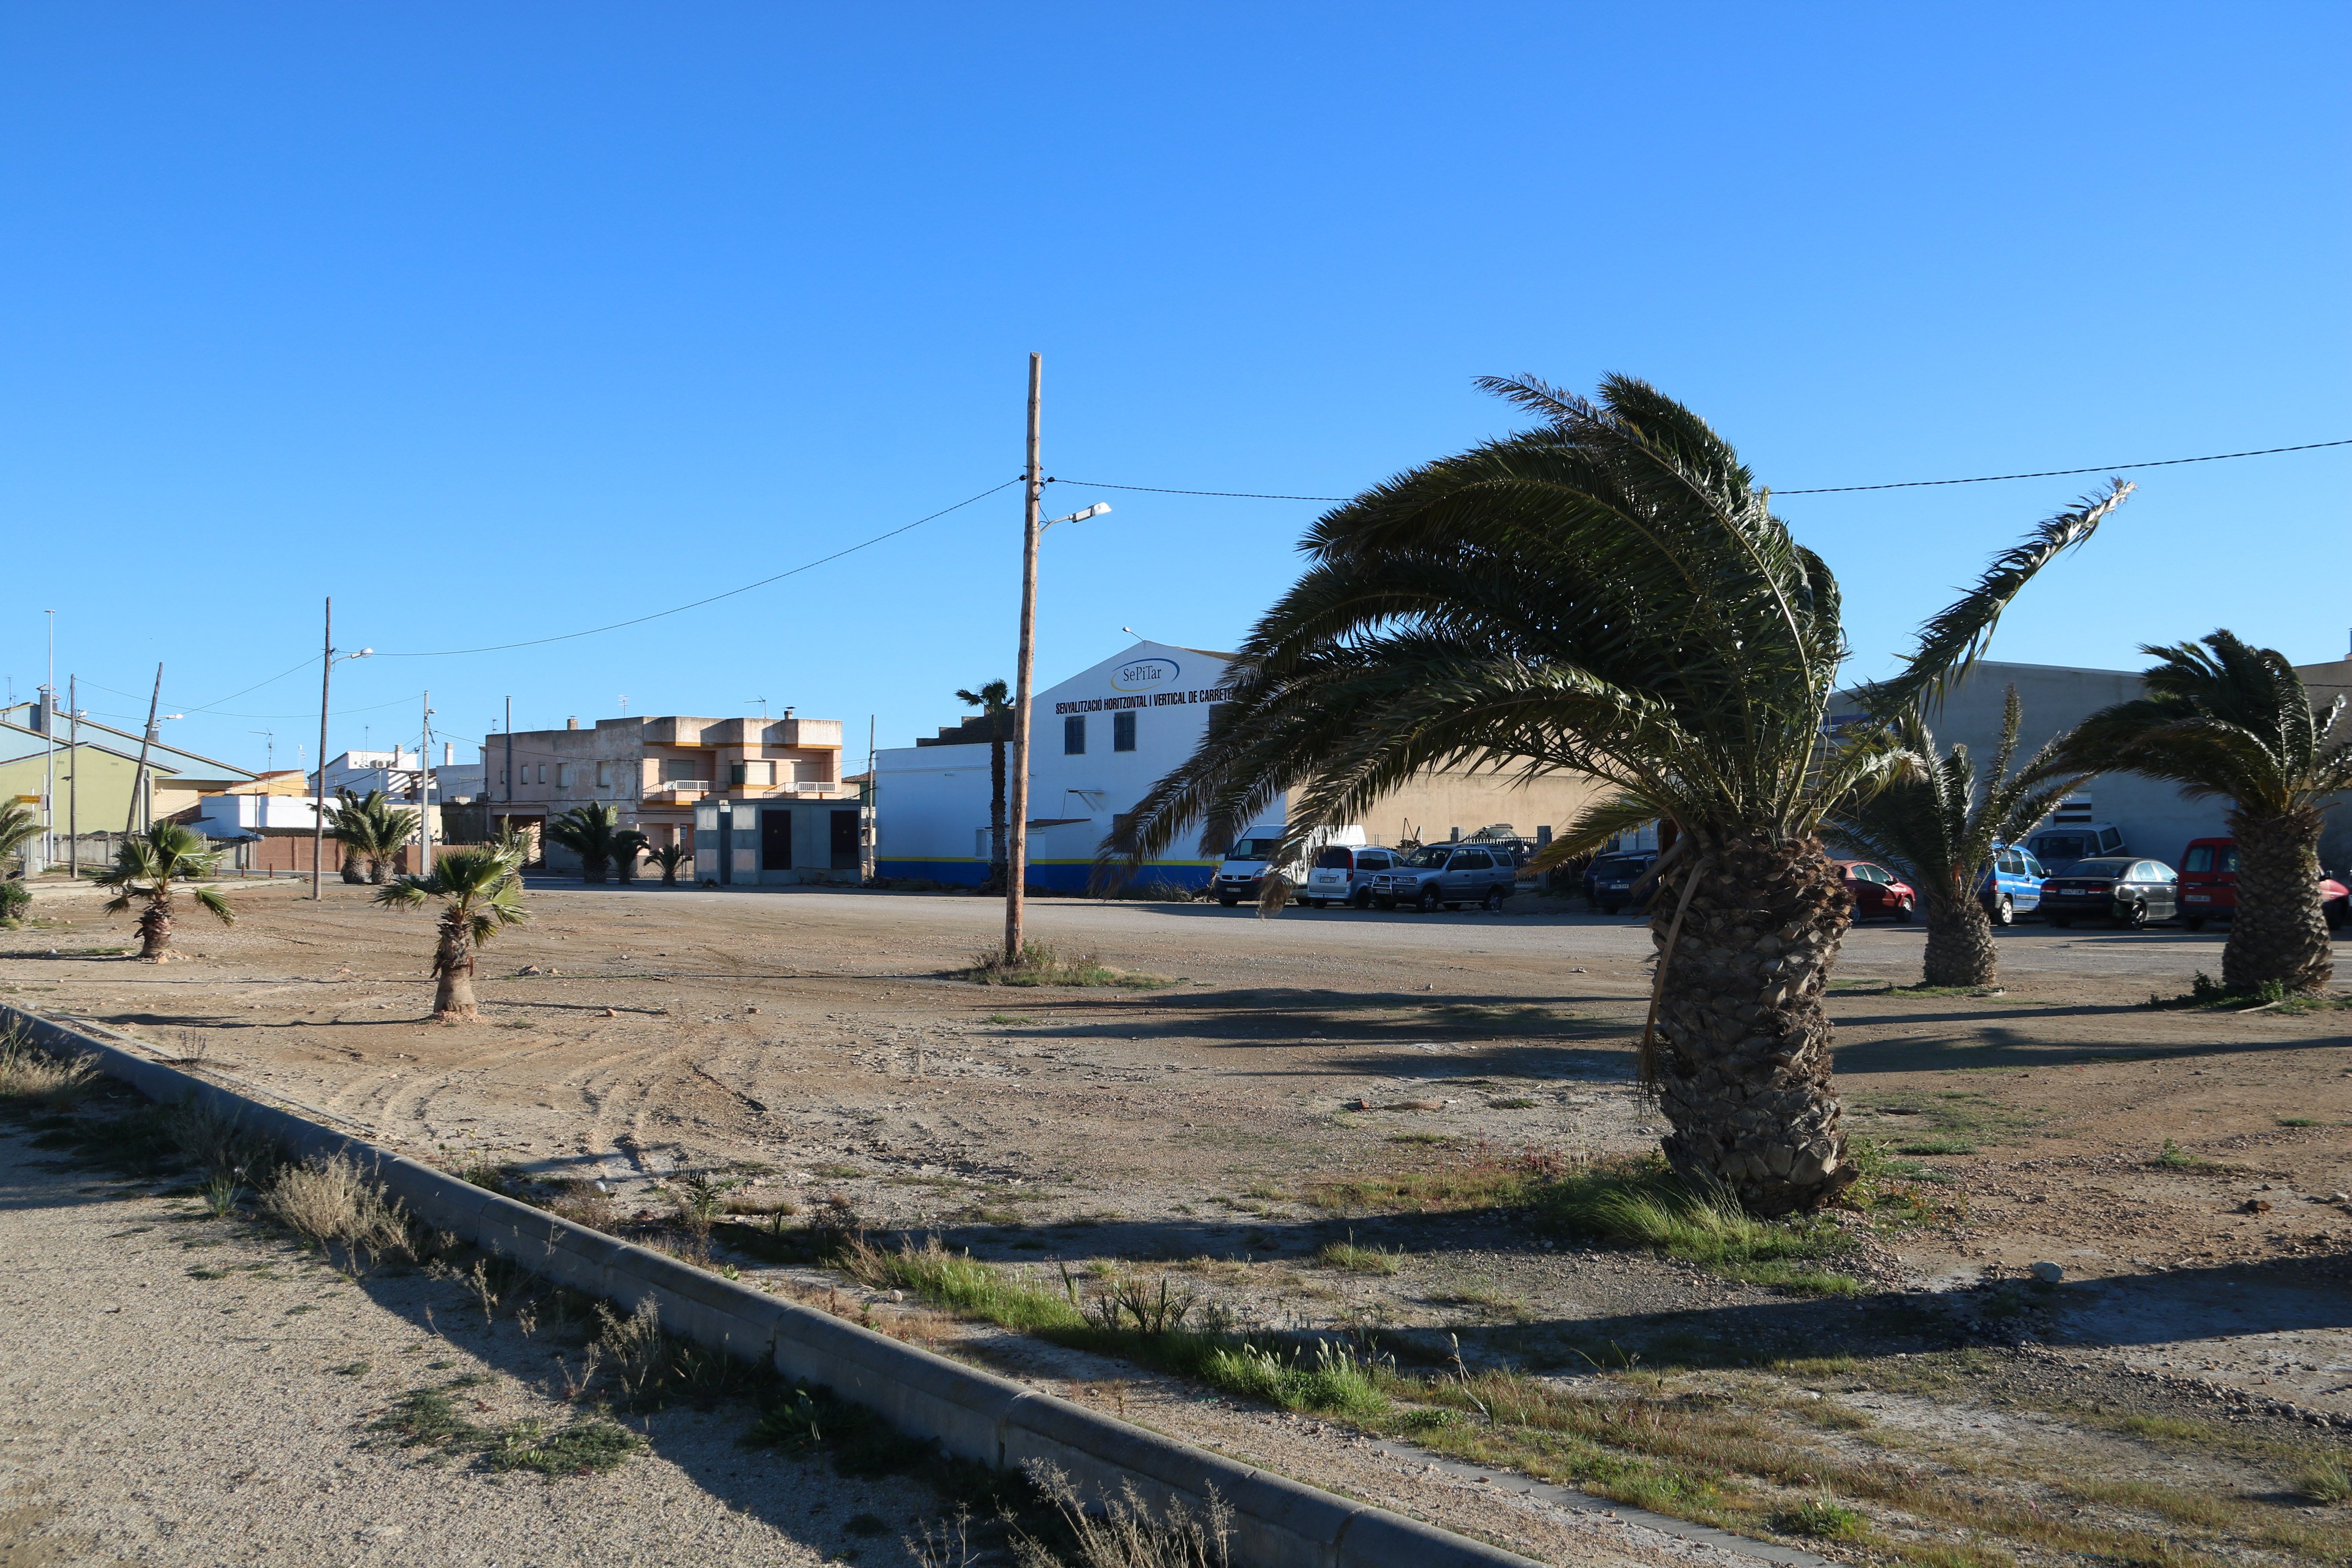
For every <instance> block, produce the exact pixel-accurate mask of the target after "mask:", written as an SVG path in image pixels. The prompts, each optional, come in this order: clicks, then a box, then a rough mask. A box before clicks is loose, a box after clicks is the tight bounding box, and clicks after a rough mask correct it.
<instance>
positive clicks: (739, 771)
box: [727, 763, 776, 789]
mask: <svg viewBox="0 0 2352 1568" xmlns="http://www.w3.org/2000/svg"><path fill="white" fill-rule="evenodd" d="M727 778H728V782H729V783H730V784H736V785H738V786H749V787H751V788H753V789H765V788H766V787H767V786H769V785H770V784H774V783H775V782H776V764H775V763H735V764H733V765H732V766H731V767H730V768H729V769H728V770H727Z"/></svg>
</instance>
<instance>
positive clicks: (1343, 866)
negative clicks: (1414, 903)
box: [1299, 844, 1397, 910]
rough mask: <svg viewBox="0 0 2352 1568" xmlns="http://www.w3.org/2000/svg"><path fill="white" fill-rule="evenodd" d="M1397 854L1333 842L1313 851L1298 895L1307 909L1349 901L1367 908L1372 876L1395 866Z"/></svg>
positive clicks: (1318, 908)
mask: <svg viewBox="0 0 2352 1568" xmlns="http://www.w3.org/2000/svg"><path fill="white" fill-rule="evenodd" d="M1396 860H1397V854H1396V851H1395V850H1393V849H1379V848H1367V847H1364V846H1361V845H1342V844H1333V845H1329V846H1327V847H1325V848H1323V849H1321V850H1319V851H1318V852H1317V854H1316V856H1315V864H1314V865H1313V866H1312V867H1311V868H1308V870H1307V886H1306V887H1305V889H1302V890H1301V891H1300V893H1299V897H1301V898H1303V899H1305V900H1307V908H1309V909H1316V910H1321V909H1328V908H1329V907H1330V906H1331V905H1333V904H1352V905H1354V906H1355V907H1356V908H1357V909H1360V910H1362V909H1370V907H1371V902H1372V879H1373V878H1375V877H1377V876H1379V875H1380V874H1381V873H1382V872H1383V871H1390V870H1393V869H1395V868H1396Z"/></svg>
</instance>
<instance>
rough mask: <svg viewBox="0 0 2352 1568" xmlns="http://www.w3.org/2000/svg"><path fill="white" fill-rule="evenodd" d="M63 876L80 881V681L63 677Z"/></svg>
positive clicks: (76, 676)
mask: <svg viewBox="0 0 2352 1568" xmlns="http://www.w3.org/2000/svg"><path fill="white" fill-rule="evenodd" d="M66 733H67V736H68V740H67V742H66V875H67V876H68V877H71V878H72V879H74V880H75V881H76V882H79V881H80V880H81V678H80V677H79V676H78V675H68V676H67V677H66Z"/></svg>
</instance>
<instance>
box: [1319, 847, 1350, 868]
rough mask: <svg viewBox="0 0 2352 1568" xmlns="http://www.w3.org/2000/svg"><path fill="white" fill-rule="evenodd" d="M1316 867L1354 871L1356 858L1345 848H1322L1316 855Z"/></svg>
mask: <svg viewBox="0 0 2352 1568" xmlns="http://www.w3.org/2000/svg"><path fill="white" fill-rule="evenodd" d="M1315 868H1316V869H1317V870H1318V871H1352V870H1354V869H1355V868H1356V858H1355V857H1354V856H1353V855H1351V854H1349V852H1348V851H1347V850H1345V849H1339V848H1331V849H1324V850H1320V851H1318V852H1317V854H1316V857H1315Z"/></svg>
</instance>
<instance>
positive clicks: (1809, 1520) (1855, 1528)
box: [1770, 1498, 1863, 1541]
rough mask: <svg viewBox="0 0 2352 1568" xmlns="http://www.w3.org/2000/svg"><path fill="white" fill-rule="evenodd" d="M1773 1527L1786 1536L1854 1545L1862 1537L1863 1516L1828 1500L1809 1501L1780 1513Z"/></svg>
mask: <svg viewBox="0 0 2352 1568" xmlns="http://www.w3.org/2000/svg"><path fill="white" fill-rule="evenodd" d="M1770 1522H1771V1526H1772V1528H1773V1529H1774V1530H1776V1531H1780V1533H1781V1534H1782V1535H1805V1536H1811V1537H1812V1538H1814V1539H1815V1540H1819V1541H1852V1540H1853V1539H1854V1538H1855V1537H1856V1536H1858V1535H1860V1534H1861V1533H1862V1524H1863V1520H1862V1514H1861V1512H1860V1511H1859V1510H1855V1509H1850V1508H1847V1507H1846V1506H1845V1505H1844V1504H1843V1503H1836V1502H1832V1501H1831V1500H1829V1499H1827V1498H1807V1499H1806V1500H1804V1501H1802V1502H1800V1503H1796V1504H1794V1505H1792V1506H1790V1507H1788V1508H1783V1509H1776V1510H1773V1513H1772V1516H1771V1521H1770Z"/></svg>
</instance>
